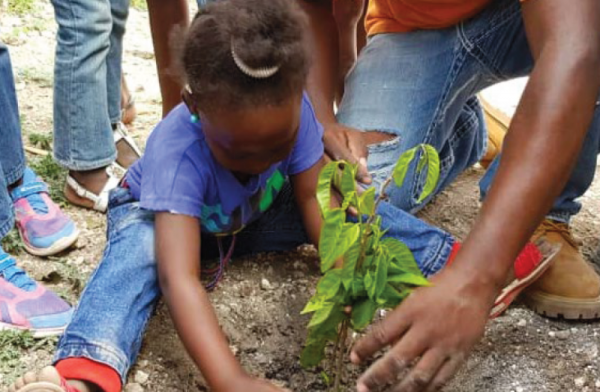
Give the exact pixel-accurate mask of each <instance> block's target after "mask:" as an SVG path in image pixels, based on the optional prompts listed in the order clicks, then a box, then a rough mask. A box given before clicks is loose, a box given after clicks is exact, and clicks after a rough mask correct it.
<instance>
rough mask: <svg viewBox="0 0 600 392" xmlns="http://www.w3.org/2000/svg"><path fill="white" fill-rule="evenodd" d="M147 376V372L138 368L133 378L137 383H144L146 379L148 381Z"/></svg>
mask: <svg viewBox="0 0 600 392" xmlns="http://www.w3.org/2000/svg"><path fill="white" fill-rule="evenodd" d="M149 377H150V376H149V375H148V373H146V372H143V371H141V370H138V371H137V372H135V376H134V377H133V380H134V381H135V382H136V383H138V384H145V383H146V381H148V378H149Z"/></svg>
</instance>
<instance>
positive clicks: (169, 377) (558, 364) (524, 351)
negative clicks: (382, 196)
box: [0, 0, 600, 392]
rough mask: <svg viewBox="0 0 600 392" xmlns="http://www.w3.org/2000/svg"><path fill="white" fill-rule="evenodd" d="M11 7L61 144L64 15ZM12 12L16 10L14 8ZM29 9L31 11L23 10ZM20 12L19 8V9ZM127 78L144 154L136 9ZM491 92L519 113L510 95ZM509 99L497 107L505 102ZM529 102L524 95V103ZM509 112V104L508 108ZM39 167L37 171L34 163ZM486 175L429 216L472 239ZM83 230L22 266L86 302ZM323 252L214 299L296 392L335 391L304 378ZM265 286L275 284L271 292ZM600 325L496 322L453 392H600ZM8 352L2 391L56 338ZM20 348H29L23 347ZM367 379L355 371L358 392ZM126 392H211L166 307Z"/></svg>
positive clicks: (591, 232)
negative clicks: (58, 112) (57, 84)
mask: <svg viewBox="0 0 600 392" xmlns="http://www.w3.org/2000/svg"><path fill="white" fill-rule="evenodd" d="M4 3H5V4H4V6H3V7H4V8H2V6H1V4H2V1H1V0H0V40H2V41H3V42H5V43H7V44H8V45H9V46H10V50H11V55H12V61H13V68H14V72H15V76H16V81H17V90H18V96H19V99H20V108H21V117H22V122H23V133H24V135H23V139H24V141H25V143H26V144H29V143H30V142H29V137H30V136H31V135H33V134H42V135H50V134H51V133H52V84H53V80H52V79H53V76H52V72H53V57H54V45H55V42H54V34H55V31H56V28H55V25H54V19H53V9H52V7H51V5H50V4H49V2H46V1H40V0H8V5H7V3H6V1H5V2H4ZM11 3H12V4H13V6H11V9H10V10H8V6H9V5H10V4H11ZM21 3H24V4H25V6H27V7H26V8H24V9H23V8H20V4H21ZM15 5H18V6H15ZM124 71H125V74H126V76H127V80H128V82H129V85H130V87H131V89H132V90H133V91H134V92H135V96H136V105H137V108H138V111H139V116H138V119H137V120H136V122H135V123H134V126H133V128H132V133H133V134H134V136H135V138H136V139H137V140H138V142H140V143H141V144H143V142H144V141H145V139H146V137H147V136H148V134H149V132H150V131H151V129H152V126H153V124H155V123H156V122H157V121H158V120H159V118H160V110H161V109H160V94H159V89H158V83H157V79H156V71H155V64H154V55H153V53H152V45H151V41H150V35H149V27H148V17H147V14H146V12H145V11H144V10H143V9H141V10H140V9H132V11H131V14H130V19H129V22H128V32H127V36H126V42H125V54H124ZM507 89H508V92H509V93H508V95H509V96H511V94H510V92H511V87H510V86H509V87H505V88H504V90H503V91H499V90H493V91H491V92H488V93H487V95H486V96H487V97H488V99H491V100H492V101H494V99H497V100H498V101H502V102H500V104H501V105H504V106H505V107H508V109H507V111H510V106H511V105H513V107H514V103H515V102H516V98H515V94H514V93H513V94H512V100H511V99H508V101H506V90H507ZM496 94H498V96H497V97H495V95H496ZM516 95H517V96H518V93H517V94H516ZM507 102H508V103H507ZM28 157H29V158H30V159H31V160H32V161H35V160H36V159H39V158H35V157H34V156H33V155H28ZM482 174H483V171H482V169H480V168H474V169H472V170H469V171H468V172H467V173H465V174H464V175H463V176H461V177H460V178H459V179H458V181H456V183H455V184H454V185H453V186H451V187H450V188H449V189H448V190H446V191H445V192H444V193H443V194H441V195H440V196H439V197H437V198H436V199H435V201H434V202H433V203H432V204H431V205H430V206H428V207H427V208H426V209H425V210H424V211H423V212H422V213H421V214H420V216H421V217H422V218H424V219H426V220H427V221H429V222H432V223H434V224H436V225H439V226H441V227H443V228H444V229H446V230H448V231H450V232H451V233H453V234H455V235H456V236H458V237H460V238H462V237H464V236H465V235H466V233H467V232H468V229H469V227H470V224H471V223H472V221H473V219H474V218H475V216H476V213H477V209H478V196H479V193H478V187H477V181H478V179H479V178H480V177H481V176H482ZM599 194H600V182H598V181H597V182H596V183H595V184H594V186H593V188H592V189H591V190H590V191H589V193H588V194H587V195H586V196H585V197H584V198H583V203H584V210H583V211H582V212H581V213H580V214H579V215H578V216H577V218H576V219H575V221H574V222H573V226H574V230H575V233H576V234H577V236H578V238H579V239H580V240H581V243H582V251H583V253H584V254H585V255H586V257H588V258H589V259H592V258H593V255H594V249H596V247H597V246H598V238H599V233H600V221H599V219H598V216H599V212H600V205H599V204H598V196H599ZM66 210H67V212H68V213H69V214H70V215H71V216H72V217H73V218H74V219H75V221H76V222H77V224H78V225H79V228H80V229H81V232H82V233H81V239H80V241H79V243H78V246H77V248H76V249H74V250H72V251H70V252H68V253H65V254H64V255H61V256H60V257H54V258H50V259H40V258H35V257H32V256H29V255H27V254H26V253H24V252H21V253H19V254H18V259H19V262H20V263H21V265H22V266H23V267H24V268H26V269H27V270H28V271H30V272H31V274H32V275H33V276H35V277H36V278H38V279H42V280H44V281H45V282H46V283H47V284H48V285H50V286H52V287H53V288H54V289H55V290H57V291H58V292H59V293H60V294H61V295H63V296H64V297H65V298H67V299H69V300H70V301H71V302H73V303H75V301H76V299H77V297H78V295H79V293H80V290H81V288H82V286H83V284H84V283H85V281H86V279H87V277H88V276H89V274H90V273H91V271H92V270H93V268H94V267H95V265H96V264H97V263H98V261H99V260H100V256H101V254H102V250H103V247H104V243H105V240H104V230H105V220H104V216H103V215H101V214H97V213H94V212H90V211H84V210H82V209H78V208H74V207H70V206H67V207H66ZM316 261H317V259H316V253H315V252H314V250H313V249H312V248H310V247H306V248H302V249H299V250H298V251H296V252H292V253H289V254H284V255H263V256H260V257H255V258H251V259H244V260H236V262H235V263H234V264H233V265H232V266H231V267H230V268H229V269H228V271H227V274H226V276H225V279H224V280H223V282H222V283H221V285H220V286H219V287H218V289H217V290H216V291H215V292H214V293H213V294H212V300H213V301H214V306H215V308H216V310H217V313H218V314H219V317H220V320H221V323H222V326H223V329H224V330H225V332H226V333H227V335H228V336H229V338H230V341H231V347H232V349H233V350H234V352H235V353H236V354H237V356H238V358H239V359H240V360H241V362H242V364H243V365H244V366H245V368H246V369H248V370H249V371H250V372H251V373H252V374H255V375H260V376H263V377H266V378H268V379H271V380H274V381H275V382H277V383H279V384H281V385H284V386H286V387H288V388H290V389H292V390H294V391H319V390H325V389H326V385H325V383H324V380H323V378H322V376H321V374H320V369H318V370H315V371H306V370H303V369H302V368H300V366H299V364H298V356H299V353H300V349H301V345H302V342H303V340H304V337H305V325H306V323H307V319H306V317H301V316H300V315H299V313H300V310H301V308H302V307H303V305H304V304H305V302H306V301H307V299H308V297H309V295H310V294H311V292H312V290H313V288H314V287H315V282H316V281H317V279H318V270H317V268H316V267H315V265H316ZM265 280H266V281H267V282H266V283H265ZM599 335H600V323H599V322H596V323H583V322H563V321H550V320H547V319H544V318H542V317H539V316H537V315H535V314H534V313H533V312H531V311H530V310H528V309H527V308H525V307H524V306H522V305H519V304H516V305H515V306H513V307H512V308H511V309H510V310H509V311H508V312H507V314H506V315H504V316H502V317H500V318H499V319H497V320H496V321H494V322H492V323H490V325H489V327H488V329H487V332H486V335H485V338H484V339H483V341H482V342H481V343H480V344H479V345H478V346H477V348H476V350H475V352H474V353H473V355H472V356H471V358H470V359H469V361H468V363H467V364H466V366H465V367H464V368H463V370H462V371H461V373H460V374H459V375H458V377H457V378H456V379H455V380H454V381H453V382H452V384H451V385H450V386H449V387H448V388H447V390H448V391H452V392H458V391H461V392H475V391H477V392H482V391H490V392H509V391H514V392H524V391H535V392H537V391H556V392H558V391H600V367H599V366H600V365H599V357H598V351H599V344H600V339H599ZM1 338H2V336H1V335H0V342H2V341H4V342H6V341H8V342H10V344H9V343H3V345H2V346H0V389H4V388H5V387H6V385H7V384H8V383H9V382H11V381H12V380H13V379H14V377H15V376H16V375H18V374H20V373H21V372H22V371H23V370H24V369H31V368H39V367H42V366H44V365H46V364H48V363H49V362H50V361H51V355H52V350H53V347H54V345H55V342H56V339H46V340H42V341H40V342H30V341H26V339H22V340H18V339H17V340H16V343H15V339H12V340H11V339H8V340H2V339H1ZM19 342H20V343H19ZM357 374H358V369H352V368H350V372H349V374H348V377H347V380H346V381H347V383H346V386H347V390H349V391H350V390H352V385H353V382H354V380H355V376H356V375H357ZM126 390H127V391H130V392H134V391H135V392H139V391H144V390H145V391H161V392H166V391H193V390H206V387H205V386H204V383H203V381H202V378H201V376H200V375H199V373H198V371H197V370H195V368H194V366H193V364H192V363H191V361H190V360H189V359H188V357H187V355H186V353H185V351H184V349H183V347H182V345H181V344H180V343H179V340H178V338H177V336H176V335H175V332H174V330H173V326H172V324H171V321H170V319H169V317H168V314H167V310H166V308H165V306H164V305H160V306H159V309H158V311H157V315H156V317H154V319H153V321H152V322H151V325H150V327H149V329H148V333H147V335H146V339H145V343H144V347H143V349H142V353H141V356H140V358H139V361H138V364H137V365H136V366H135V367H134V369H133V370H132V372H131V375H130V378H129V383H128V385H127V386H126Z"/></svg>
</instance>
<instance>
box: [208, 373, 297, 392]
mask: <svg viewBox="0 0 600 392" xmlns="http://www.w3.org/2000/svg"><path fill="white" fill-rule="evenodd" d="M214 390H215V391H216V392H290V391H289V390H288V389H284V388H280V387H278V386H276V385H274V384H271V383H270V382H268V381H265V380H260V379H258V378H254V377H251V376H249V375H247V374H245V375H243V376H240V377H236V378H235V379H233V380H232V382H231V383H230V384H229V385H227V386H226V387H225V388H223V389H218V388H215V389H214Z"/></svg>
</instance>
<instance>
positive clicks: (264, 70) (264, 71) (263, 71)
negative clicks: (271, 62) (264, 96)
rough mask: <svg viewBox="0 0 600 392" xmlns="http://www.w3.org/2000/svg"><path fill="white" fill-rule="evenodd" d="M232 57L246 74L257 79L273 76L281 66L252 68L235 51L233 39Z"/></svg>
mask: <svg viewBox="0 0 600 392" xmlns="http://www.w3.org/2000/svg"><path fill="white" fill-rule="evenodd" d="M231 57H233V61H234V62H235V65H237V67H238V68H239V69H240V71H242V72H243V73H244V74H245V75H247V76H250V77H251V78H255V79H267V78H270V77H271V76H273V75H275V74H276V73H277V72H278V71H279V68H280V65H275V66H273V67H260V68H252V67H251V66H249V65H248V64H246V63H245V62H244V60H242V59H241V58H240V56H238V54H237V53H236V52H235V49H234V45H233V41H232V42H231Z"/></svg>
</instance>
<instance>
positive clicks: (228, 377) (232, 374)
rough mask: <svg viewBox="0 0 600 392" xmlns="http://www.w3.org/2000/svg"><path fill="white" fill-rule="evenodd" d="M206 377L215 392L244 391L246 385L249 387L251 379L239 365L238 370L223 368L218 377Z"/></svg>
mask: <svg viewBox="0 0 600 392" xmlns="http://www.w3.org/2000/svg"><path fill="white" fill-rule="evenodd" d="M204 377H205V378H206V381H207V382H208V384H209V386H210V388H211V390H213V391H215V392H232V391H241V390H244V385H247V382H248V379H249V378H250V376H249V375H248V374H247V373H246V372H245V371H244V369H242V367H241V366H239V365H238V366H237V368H232V369H227V368H223V369H222V371H221V372H220V373H219V375H217V377H209V376H208V375H204Z"/></svg>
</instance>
